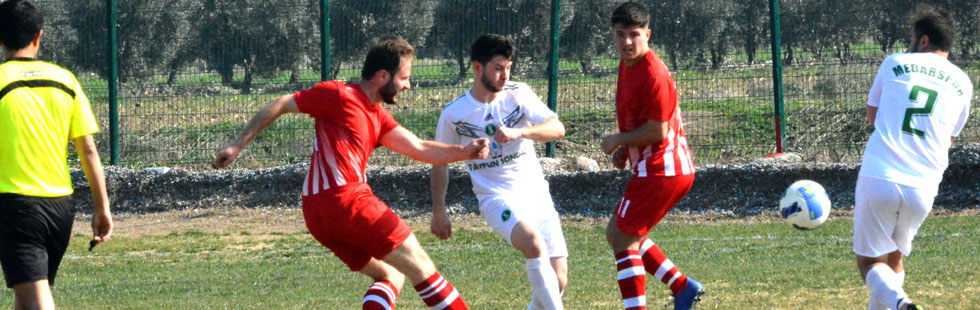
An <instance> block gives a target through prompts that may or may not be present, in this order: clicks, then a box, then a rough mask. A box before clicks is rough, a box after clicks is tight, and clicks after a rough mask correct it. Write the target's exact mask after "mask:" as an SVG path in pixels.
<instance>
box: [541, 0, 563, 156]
mask: <svg viewBox="0 0 980 310" xmlns="http://www.w3.org/2000/svg"><path fill="white" fill-rule="evenodd" d="M560 14H561V0H551V51H550V52H548V56H549V58H550V59H549V60H548V61H549V62H548V68H549V69H550V70H548V108H551V110H552V111H555V112H556V113H557V112H558V30H559V27H561V16H560ZM545 156H548V157H555V141H551V142H548V145H547V147H546V150H545Z"/></svg>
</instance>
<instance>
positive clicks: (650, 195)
mask: <svg viewBox="0 0 980 310" xmlns="http://www.w3.org/2000/svg"><path fill="white" fill-rule="evenodd" d="M693 183H694V176H693V175H683V176H675V177H646V178H633V179H632V180H630V183H629V184H628V185H627V187H626V192H625V193H624V194H623V199H622V200H621V201H620V204H619V205H618V206H617V208H616V211H615V214H614V217H615V219H616V222H615V225H613V223H612V222H611V223H610V226H608V227H607V229H606V236H607V239H608V240H609V242H610V245H612V246H613V249H614V251H621V250H622V248H621V249H617V248H616V246H617V245H616V244H615V242H616V240H617V239H620V240H628V242H629V244H628V245H629V248H628V250H630V251H636V253H637V255H639V256H640V257H641V261H642V266H643V268H644V270H645V271H646V272H648V273H650V274H651V275H653V276H654V277H655V278H657V279H658V280H660V281H661V282H663V283H664V284H666V285H667V286H668V287H669V288H670V290H671V293H672V295H673V296H674V309H690V308H691V307H693V306H694V304H695V303H697V302H698V301H700V296H701V295H702V294H703V293H704V290H703V286H702V285H701V284H700V283H698V282H697V281H694V280H693V279H688V278H687V277H686V276H684V275H683V274H681V272H680V271H679V270H678V269H677V267H676V266H674V263H673V262H671V261H670V260H669V259H668V258H667V256H666V255H664V253H663V252H662V251H661V250H660V248H659V247H658V246H656V244H654V243H653V242H652V241H650V240H649V239H647V238H646V237H644V235H646V233H647V232H648V231H649V230H650V229H651V228H652V227H653V226H655V225H656V224H657V223H659V222H660V220H661V219H662V218H663V217H664V216H665V215H666V214H667V212H668V211H669V210H670V209H672V208H673V207H674V205H676V204H677V203H678V202H680V201H681V200H682V199H683V198H684V197H685V196H686V195H687V193H688V192H689V191H690V189H691V185H692V184H693ZM619 246H620V247H623V246H625V244H619ZM617 253H619V252H617ZM623 256H624V255H617V258H619V259H621V257H623Z"/></svg>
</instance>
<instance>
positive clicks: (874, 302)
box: [868, 270, 905, 310]
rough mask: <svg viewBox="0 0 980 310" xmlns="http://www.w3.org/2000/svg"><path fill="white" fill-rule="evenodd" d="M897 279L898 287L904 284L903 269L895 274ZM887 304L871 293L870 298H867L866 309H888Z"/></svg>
mask: <svg viewBox="0 0 980 310" xmlns="http://www.w3.org/2000/svg"><path fill="white" fill-rule="evenodd" d="M895 275H896V276H897V277H896V278H897V279H898V282H896V283H898V287H903V286H904V285H905V270H902V272H899V273H896V274H895ZM889 309H890V308H888V306H886V305H885V304H884V303H882V302H881V301H880V300H878V298H877V297H875V295H874V294H871V298H869V299H868V310H889Z"/></svg>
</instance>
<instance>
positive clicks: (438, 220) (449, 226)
mask: <svg viewBox="0 0 980 310" xmlns="http://www.w3.org/2000/svg"><path fill="white" fill-rule="evenodd" d="M429 229H430V230H431V231H432V234H433V235H435V236H436V237H438V238H439V239H441V240H446V239H449V237H452V236H453V221H452V220H451V219H450V218H449V214H446V211H442V212H432V224H430V225H429Z"/></svg>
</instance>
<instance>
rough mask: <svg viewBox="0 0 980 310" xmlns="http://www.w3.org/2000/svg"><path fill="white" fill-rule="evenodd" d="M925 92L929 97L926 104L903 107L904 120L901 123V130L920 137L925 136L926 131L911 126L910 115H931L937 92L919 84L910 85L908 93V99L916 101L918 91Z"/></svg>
mask: <svg viewBox="0 0 980 310" xmlns="http://www.w3.org/2000/svg"><path fill="white" fill-rule="evenodd" d="M920 92H922V93H926V94H927V95H929V97H928V98H927V99H926V106H924V107H921V108H908V109H905V121H904V122H903V123H902V132H905V133H907V134H912V135H916V136H919V137H920V138H925V137H926V133H925V132H924V131H922V130H918V129H915V128H912V117H913V116H920V115H932V108H933V106H934V105H935V104H936V98H937V97H939V93H938V92H936V91H935V90H932V89H928V88H925V87H922V86H919V85H915V86H913V87H912V93H910V94H909V100H912V101H916V99H918V98H919V93H920Z"/></svg>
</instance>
